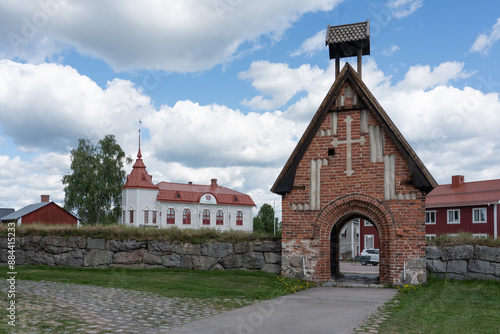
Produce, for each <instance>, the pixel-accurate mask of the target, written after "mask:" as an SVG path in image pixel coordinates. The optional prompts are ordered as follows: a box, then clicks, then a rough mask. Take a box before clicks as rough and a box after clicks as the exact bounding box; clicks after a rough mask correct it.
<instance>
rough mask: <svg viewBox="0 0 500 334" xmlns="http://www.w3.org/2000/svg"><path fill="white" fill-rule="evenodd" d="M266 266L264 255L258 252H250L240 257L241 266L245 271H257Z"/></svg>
mask: <svg viewBox="0 0 500 334" xmlns="http://www.w3.org/2000/svg"><path fill="white" fill-rule="evenodd" d="M265 264H266V260H265V259H264V254H262V253H260V252H251V253H247V254H242V255H241V266H242V267H243V268H245V269H252V270H258V269H262V267H264V265H265Z"/></svg>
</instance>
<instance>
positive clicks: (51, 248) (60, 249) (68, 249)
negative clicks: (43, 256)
mask: <svg viewBox="0 0 500 334" xmlns="http://www.w3.org/2000/svg"><path fill="white" fill-rule="evenodd" d="M73 250H74V249H73V248H71V247H57V246H45V251H46V252H48V253H52V254H61V253H67V252H71V251H73Z"/></svg>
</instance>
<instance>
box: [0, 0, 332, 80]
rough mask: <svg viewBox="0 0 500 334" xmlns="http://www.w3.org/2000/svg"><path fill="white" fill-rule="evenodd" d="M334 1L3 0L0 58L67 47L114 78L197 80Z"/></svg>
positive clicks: (36, 55)
mask: <svg viewBox="0 0 500 334" xmlns="http://www.w3.org/2000/svg"><path fill="white" fill-rule="evenodd" d="M340 1H341V0H310V1H302V0H276V1H267V0H255V1H241V0H236V1H233V0H231V1H226V0H221V1H219V0H217V1H185V0H171V1H168V2H164V1H161V0H141V1H127V2H115V1H102V0H88V1H83V2H82V1H73V0H69V1H61V0H47V1H37V0H31V1H29V0H25V1H22V2H12V1H9V0H2V1H0V2H1V4H0V7H1V8H2V11H1V12H0V22H2V25H1V28H0V51H3V53H4V54H6V55H7V56H8V57H10V58H12V57H21V58H22V59H31V58H40V57H42V58H44V57H51V53H54V52H57V51H56V50H55V49H54V48H56V49H57V48H59V49H62V48H63V47H69V48H74V49H76V50H77V51H78V52H79V53H81V54H85V55H91V56H93V57H97V58H100V59H103V60H105V61H106V62H107V63H108V64H110V66H111V67H112V68H113V69H115V70H117V71H124V70H129V69H152V68H154V69H161V70H165V71H169V72H174V71H175V72H197V71H203V70H208V69H210V68H212V67H214V66H215V65H217V64H221V63H224V62H226V61H227V60H228V59H231V58H232V57H233V56H234V55H235V54H237V53H239V52H241V51H242V50H241V48H242V44H244V43H245V42H250V43H249V44H252V43H258V41H259V39H260V38H262V37H268V38H271V39H274V40H276V39H280V38H281V36H282V35H283V33H284V32H285V31H286V29H288V28H289V27H290V25H291V24H292V23H293V22H295V21H296V20H298V19H299V18H300V17H301V16H302V15H303V14H306V13H308V12H314V11H328V10H331V9H332V8H333V7H335V6H336V4H337V3H338V2H340ZM8 27H9V28H8ZM44 39H45V43H46V45H47V47H46V48H45V49H43V50H40V49H39V48H38V46H37V45H39V44H40V43H41V42H43V40H44ZM253 47H254V46H252V45H250V46H248V48H250V49H252V48H253ZM244 48H247V46H245V47H244ZM40 53H41V54H40Z"/></svg>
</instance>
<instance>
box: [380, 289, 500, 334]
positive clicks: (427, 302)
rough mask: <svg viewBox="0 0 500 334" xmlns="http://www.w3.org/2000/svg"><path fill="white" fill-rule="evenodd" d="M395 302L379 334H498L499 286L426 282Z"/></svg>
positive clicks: (499, 327) (388, 308)
mask: <svg viewBox="0 0 500 334" xmlns="http://www.w3.org/2000/svg"><path fill="white" fill-rule="evenodd" d="M396 300H398V301H399V302H398V303H392V304H389V305H387V310H388V311H389V312H390V314H389V315H388V319H387V320H386V321H384V322H382V323H381V325H380V329H379V333H440V334H441V333H442V334H446V333H453V334H459V333H467V334H470V333H500V282H493V281H448V282H446V281H438V280H430V281H429V283H427V284H425V285H423V286H417V287H413V286H405V287H403V288H400V293H399V294H398V295H397V297H396Z"/></svg>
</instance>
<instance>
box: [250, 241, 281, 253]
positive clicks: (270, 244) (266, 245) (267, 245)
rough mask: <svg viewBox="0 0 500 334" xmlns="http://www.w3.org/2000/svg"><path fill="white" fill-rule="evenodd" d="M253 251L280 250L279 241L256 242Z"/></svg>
mask: <svg viewBox="0 0 500 334" xmlns="http://www.w3.org/2000/svg"><path fill="white" fill-rule="evenodd" d="M254 251H255V252H280V251H281V242H280V241H264V242H256V243H255V246H254Z"/></svg>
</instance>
